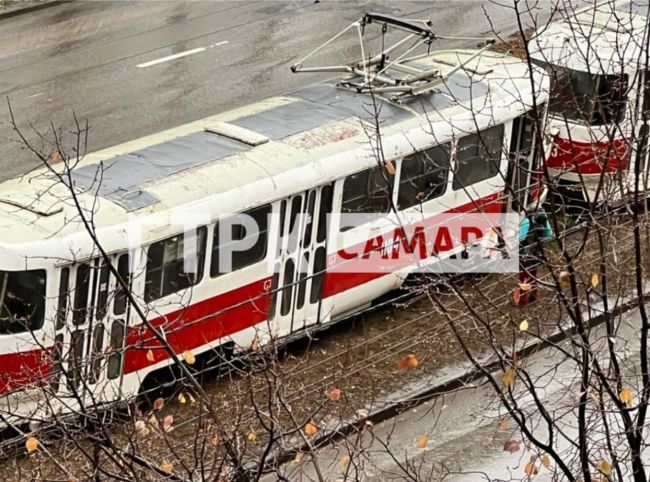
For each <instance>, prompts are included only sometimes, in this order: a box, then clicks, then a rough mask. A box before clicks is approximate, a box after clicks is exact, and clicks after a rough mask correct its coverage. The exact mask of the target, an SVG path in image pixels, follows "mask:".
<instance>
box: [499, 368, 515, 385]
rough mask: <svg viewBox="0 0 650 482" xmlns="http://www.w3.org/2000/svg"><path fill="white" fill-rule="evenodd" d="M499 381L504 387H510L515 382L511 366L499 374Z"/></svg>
mask: <svg viewBox="0 0 650 482" xmlns="http://www.w3.org/2000/svg"><path fill="white" fill-rule="evenodd" d="M501 383H503V385H504V386H506V387H511V386H512V385H514V383H515V371H514V370H513V369H512V368H507V369H506V371H504V372H503V375H501Z"/></svg>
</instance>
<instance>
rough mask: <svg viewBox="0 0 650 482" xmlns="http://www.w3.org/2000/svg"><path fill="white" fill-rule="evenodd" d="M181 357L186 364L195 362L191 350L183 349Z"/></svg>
mask: <svg viewBox="0 0 650 482" xmlns="http://www.w3.org/2000/svg"><path fill="white" fill-rule="evenodd" d="M183 359H184V360H185V362H186V363H187V364H188V365H194V362H196V357H195V356H194V353H192V352H191V351H184V352H183Z"/></svg>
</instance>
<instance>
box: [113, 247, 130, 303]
mask: <svg viewBox="0 0 650 482" xmlns="http://www.w3.org/2000/svg"><path fill="white" fill-rule="evenodd" d="M117 272H118V274H119V275H120V278H121V280H122V281H123V282H124V283H126V285H127V286H129V287H130V285H131V277H130V273H129V255H128V254H123V255H121V256H120V257H119V258H118V260H117ZM126 295H127V291H126V289H124V287H123V286H122V284H120V283H119V282H117V283H116V287H115V300H114V301H113V313H115V314H116V315H123V314H124V312H126V305H127V296H126Z"/></svg>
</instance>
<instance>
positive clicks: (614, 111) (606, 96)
mask: <svg viewBox="0 0 650 482" xmlns="http://www.w3.org/2000/svg"><path fill="white" fill-rule="evenodd" d="M546 68H547V70H548V71H549V72H550V74H551V82H552V84H551V102H550V105H549V110H550V111H551V112H553V113H555V114H560V115H562V116H564V117H566V118H567V119H569V120H575V121H579V122H584V123H586V124H589V125H602V124H610V123H614V122H620V121H621V120H622V119H623V116H624V114H625V103H626V101H627V88H628V76H627V74H624V75H595V74H591V73H589V72H584V71H580V70H573V69H568V68H562V67H558V66H556V65H546Z"/></svg>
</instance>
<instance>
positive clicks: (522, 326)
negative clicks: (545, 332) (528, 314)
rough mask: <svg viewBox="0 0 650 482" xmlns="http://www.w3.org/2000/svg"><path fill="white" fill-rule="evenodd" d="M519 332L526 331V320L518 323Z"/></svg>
mask: <svg viewBox="0 0 650 482" xmlns="http://www.w3.org/2000/svg"><path fill="white" fill-rule="evenodd" d="M519 331H528V320H524V321H522V322H521V323H519Z"/></svg>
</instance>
